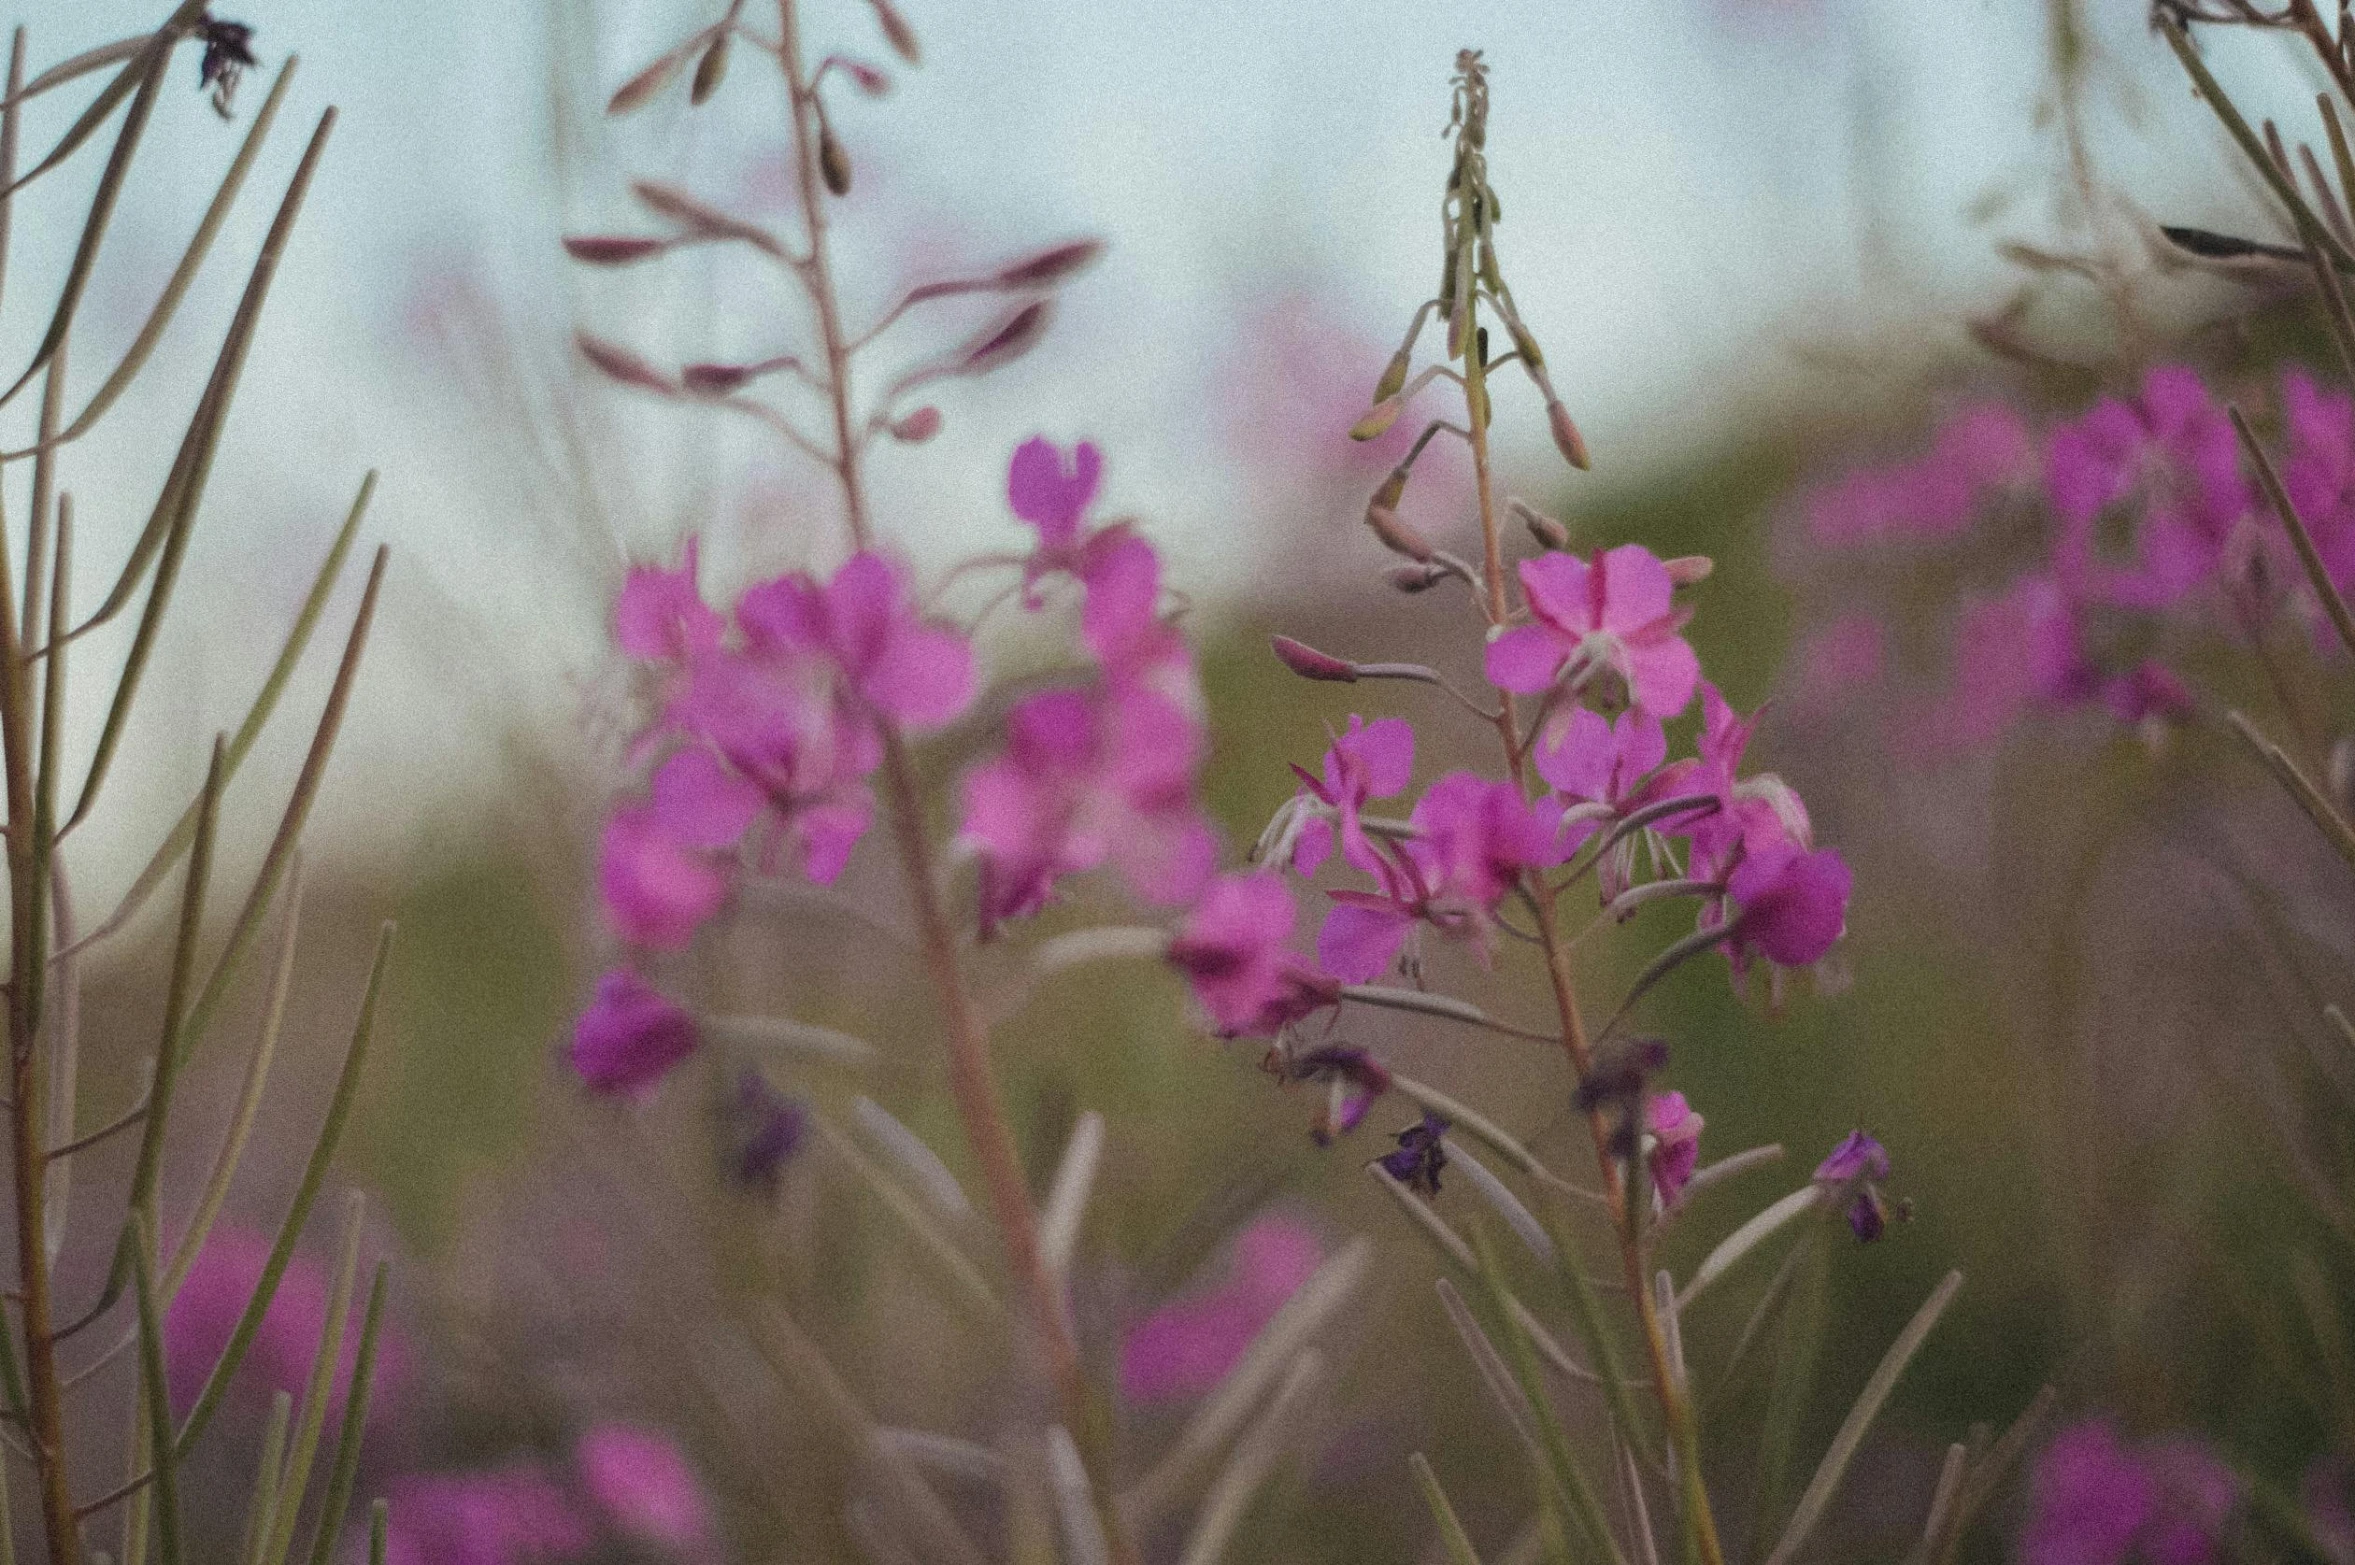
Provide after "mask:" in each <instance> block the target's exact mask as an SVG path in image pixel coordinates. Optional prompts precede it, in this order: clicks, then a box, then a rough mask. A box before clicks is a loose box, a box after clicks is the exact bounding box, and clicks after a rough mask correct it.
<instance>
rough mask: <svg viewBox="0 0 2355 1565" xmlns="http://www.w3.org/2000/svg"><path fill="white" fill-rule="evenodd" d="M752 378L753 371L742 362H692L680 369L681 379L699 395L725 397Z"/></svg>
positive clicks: (690, 389) (689, 388)
mask: <svg viewBox="0 0 2355 1565" xmlns="http://www.w3.org/2000/svg"><path fill="white" fill-rule="evenodd" d="M750 379H752V371H751V370H750V369H748V368H747V367H745V366H744V365H742V364H690V365H688V366H687V367H686V368H685V369H683V370H681V371H679V380H680V382H681V383H682V384H683V385H685V386H686V388H687V389H688V390H689V391H692V392H694V393H695V394H696V395H697V396H699V397H724V396H726V395H727V394H728V393H729V392H731V391H734V390H735V389H736V388H737V387H739V386H741V385H743V384H744V383H745V382H746V381H748V380H750Z"/></svg>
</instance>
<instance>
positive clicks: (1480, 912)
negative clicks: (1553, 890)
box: [1317, 772, 1565, 983]
mask: <svg viewBox="0 0 2355 1565" xmlns="http://www.w3.org/2000/svg"><path fill="white" fill-rule="evenodd" d="M1408 819H1409V823H1410V824H1411V825H1412V826H1413V827H1414V829H1415V835H1414V836H1413V837H1412V838H1411V839H1410V840H1408V841H1406V842H1403V843H1398V844H1395V845H1392V846H1390V847H1389V850H1388V851H1386V852H1384V853H1382V854H1381V855H1379V857H1378V859H1377V877H1376V878H1378V879H1379V880H1381V882H1382V889H1381V890H1380V891H1378V892H1364V891H1332V892H1327V893H1326V895H1328V896H1330V897H1331V898H1332V899H1333V900H1334V902H1335V903H1336V904H1338V905H1337V906H1335V907H1334V909H1333V910H1332V912H1330V913H1328V914H1327V915H1326V916H1325V925H1324V928H1323V929H1322V930H1321V931H1320V932H1319V933H1318V935H1317V961H1318V963H1319V964H1320V965H1321V966H1322V967H1323V968H1324V970H1325V971H1326V972H1328V973H1330V974H1332V975H1333V976H1334V977H1336V978H1339V979H1341V980H1342V981H1343V982H1346V983H1365V982H1369V981H1371V980H1372V979H1374V978H1377V977H1379V976H1380V975H1381V974H1382V972H1383V971H1384V970H1385V969H1387V968H1388V967H1389V966H1390V964H1391V963H1392V962H1393V961H1395V960H1396V959H1397V956H1398V952H1399V948H1400V947H1401V946H1402V945H1404V944H1405V942H1406V938H1407V936H1408V934H1409V933H1411V932H1412V931H1413V929H1414V927H1415V925H1416V924H1417V923H1418V922H1420V923H1427V924H1430V925H1432V926H1433V927H1434V928H1436V929H1438V930H1439V931H1440V932H1441V933H1443V934H1446V935H1450V936H1453V937H1456V938H1461V939H1468V940H1470V941H1471V942H1472V945H1473V948H1474V950H1475V951H1477V952H1479V953H1480V954H1481V955H1482V957H1483V958H1484V959H1485V956H1486V952H1487V939H1488V932H1489V929H1490V928H1491V927H1492V925H1493V924H1494V922H1495V913H1496V905H1497V903H1499V902H1500V901H1502V900H1503V899H1504V896H1505V894H1506V893H1507V892H1509V891H1510V890H1512V889H1513V887H1514V885H1515V884H1516V883H1518V881H1519V880H1520V878H1521V875H1522V873H1523V872H1524V871H1526V870H1530V869H1543V868H1546V867H1549V866H1551V865H1555V864H1559V863H1560V862H1562V859H1563V857H1564V856H1565V850H1564V848H1563V847H1562V844H1561V841H1560V837H1561V806H1560V805H1559V804H1558V803H1557V802H1555V801H1552V800H1541V801H1539V802H1537V803H1534V804H1533V803H1531V802H1529V801H1528V800H1526V799H1524V798H1522V797H1521V795H1520V793H1519V791H1518V790H1516V789H1515V788H1514V787H1513V785H1512V784H1511V783H1509V782H1490V781H1489V780H1488V779H1486V778H1484V777H1481V776H1480V775H1479V774H1477V773H1475V772H1450V773H1448V775H1446V776H1445V777H1442V778H1440V779H1439V780H1438V781H1437V782H1435V783H1433V784H1432V785H1431V786H1430V788H1429V789H1428V790H1426V791H1425V793H1424V794H1423V797H1422V799H1421V801H1420V802H1418V803H1417V804H1416V805H1415V809H1414V813H1413V815H1411V816H1410V817H1409V818H1408Z"/></svg>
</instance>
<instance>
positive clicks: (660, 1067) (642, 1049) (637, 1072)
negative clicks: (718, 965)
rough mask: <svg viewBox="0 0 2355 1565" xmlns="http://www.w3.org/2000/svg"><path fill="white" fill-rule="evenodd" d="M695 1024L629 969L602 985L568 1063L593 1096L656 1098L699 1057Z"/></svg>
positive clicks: (585, 1014)
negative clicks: (680, 1068) (682, 1066)
mask: <svg viewBox="0 0 2355 1565" xmlns="http://www.w3.org/2000/svg"><path fill="white" fill-rule="evenodd" d="M696 1041H697V1038H696V1030H695V1018H694V1017H692V1016H689V1015H688V1014H687V1013H686V1012H685V1011H684V1010H682V1009H681V1008H680V1007H679V1006H678V1005H676V1004H674V1003H673V1002H672V1001H671V1000H669V999H668V998H666V997H665V996H663V995H662V994H661V993H660V992H658V991H657V990H656V989H654V987H653V986H652V985H650V984H648V983H647V982H646V980H644V979H643V978H640V977H639V976H638V975H637V974H636V973H633V972H631V971H630V970H629V969H628V968H626V967H617V968H615V969H613V970H612V971H611V972H609V973H607V974H606V975H605V976H604V977H602V978H600V979H598V980H597V998H596V999H595V1000H593V1001H591V1002H590V1004H589V1008H588V1009H587V1010H585V1011H583V1012H582V1013H581V1019H580V1021H579V1022H578V1023H577V1024H575V1025H574V1027H573V1033H572V1048H571V1050H570V1051H569V1053H568V1056H567V1057H568V1058H569V1059H570V1060H571V1062H572V1068H573V1069H574V1070H575V1071H577V1072H578V1073H579V1074H580V1078H581V1080H582V1081H583V1082H585V1083H587V1085H588V1087H589V1089H590V1090H591V1091H592V1092H601V1093H610V1094H613V1095H615V1096H618V1097H627V1098H638V1099H644V1098H647V1097H651V1096H652V1095H653V1093H654V1089H655V1088H656V1087H658V1086H660V1085H661V1084H662V1078H663V1077H665V1076H667V1075H669V1074H670V1072H671V1070H672V1069H673V1068H674V1067H675V1066H677V1065H678V1063H679V1062H680V1061H681V1060H684V1059H685V1058H686V1057H687V1056H688V1055H690V1054H692V1053H694V1052H695V1045H696Z"/></svg>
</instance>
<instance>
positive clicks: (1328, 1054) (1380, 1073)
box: [1270, 1043, 1390, 1147]
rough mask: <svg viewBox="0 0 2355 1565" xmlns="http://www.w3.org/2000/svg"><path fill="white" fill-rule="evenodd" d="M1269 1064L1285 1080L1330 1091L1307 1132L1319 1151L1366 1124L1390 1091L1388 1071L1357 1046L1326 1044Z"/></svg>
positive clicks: (1271, 1059)
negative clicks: (1377, 1102) (1380, 1100)
mask: <svg viewBox="0 0 2355 1565" xmlns="http://www.w3.org/2000/svg"><path fill="white" fill-rule="evenodd" d="M1270 1061H1271V1065H1270V1069H1272V1070H1273V1071H1274V1072H1275V1074H1276V1075H1277V1076H1279V1077H1280V1078H1282V1079H1283V1080H1285V1081H1288V1082H1292V1081H1307V1082H1316V1083H1320V1084H1322V1085H1323V1086H1324V1087H1325V1088H1326V1089H1327V1090H1328V1093H1329V1097H1328V1100H1327V1102H1326V1104H1325V1106H1324V1108H1323V1109H1322V1110H1321V1111H1320V1112H1319V1113H1318V1115H1317V1119H1316V1123H1315V1124H1313V1125H1311V1126H1310V1127H1309V1132H1308V1134H1309V1139H1311V1140H1312V1141H1314V1142H1315V1143H1316V1144H1317V1145H1318V1146H1320V1147H1323V1146H1330V1145H1332V1143H1333V1138H1334V1137H1335V1136H1345V1135H1347V1134H1349V1133H1350V1132H1351V1131H1353V1130H1355V1129H1357V1127H1358V1126H1360V1125H1362V1124H1364V1123H1365V1118H1366V1115H1367V1114H1369V1113H1371V1112H1372V1111H1373V1107H1374V1102H1375V1100H1376V1099H1378V1098H1380V1097H1381V1096H1382V1094H1383V1093H1385V1092H1388V1091H1389V1090H1390V1070H1389V1067H1387V1066H1385V1065H1384V1064H1383V1063H1382V1062H1381V1061H1380V1060H1377V1059H1375V1058H1374V1057H1373V1056H1372V1055H1371V1054H1368V1053H1367V1052H1366V1051H1365V1050H1363V1049H1361V1048H1359V1047H1357V1046H1356V1045H1355V1044H1350V1043H1333V1044H1326V1045H1324V1046H1322V1047H1320V1048H1315V1049H1309V1050H1306V1051H1304V1052H1302V1053H1300V1054H1297V1055H1294V1056H1291V1057H1289V1058H1286V1057H1282V1056H1280V1055H1273V1054H1271V1055H1270Z"/></svg>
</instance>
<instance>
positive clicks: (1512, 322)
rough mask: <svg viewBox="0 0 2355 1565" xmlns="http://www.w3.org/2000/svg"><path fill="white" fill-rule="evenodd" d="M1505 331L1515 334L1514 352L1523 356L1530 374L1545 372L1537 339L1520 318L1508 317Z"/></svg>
mask: <svg viewBox="0 0 2355 1565" xmlns="http://www.w3.org/2000/svg"><path fill="white" fill-rule="evenodd" d="M1505 330H1506V331H1508V332H1511V333H1512V334H1513V351H1514V352H1515V353H1518V354H1519V355H1521V362H1522V363H1523V364H1525V365H1527V366H1528V367H1529V372H1530V374H1531V375H1533V376H1534V375H1536V374H1538V373H1539V372H1541V371H1542V370H1544V368H1545V355H1544V354H1543V353H1542V352H1540V351H1538V346H1537V339H1536V338H1535V337H1532V336H1530V335H1529V328H1528V327H1526V326H1524V325H1522V324H1521V319H1520V317H1519V316H1516V315H1508V316H1506V317H1505ZM1539 384H1541V385H1542V384H1544V383H1543V382H1542V381H1541V382H1539ZM1547 389H1549V390H1551V389H1552V388H1550V387H1548V388H1547Z"/></svg>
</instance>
